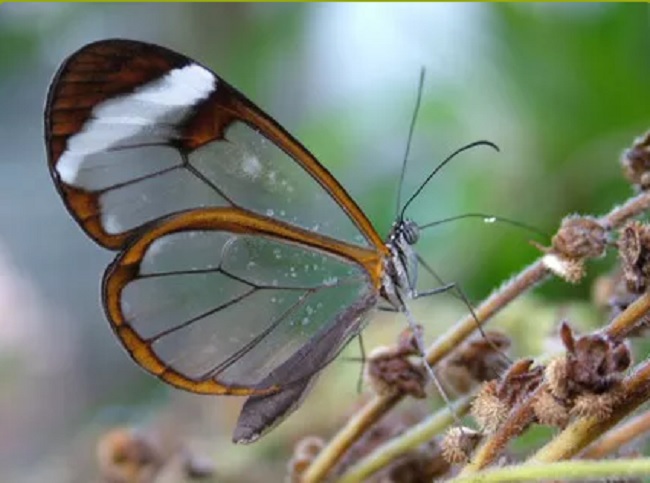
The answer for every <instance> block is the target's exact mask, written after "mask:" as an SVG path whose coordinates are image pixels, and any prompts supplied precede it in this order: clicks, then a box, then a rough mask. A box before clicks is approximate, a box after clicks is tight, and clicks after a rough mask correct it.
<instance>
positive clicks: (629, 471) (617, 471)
mask: <svg viewBox="0 0 650 483" xmlns="http://www.w3.org/2000/svg"><path fill="white" fill-rule="evenodd" d="M648 474H650V458H643V459H641V458H637V459H624V460H607V461H581V460H576V461H562V462H559V463H547V464H543V465H541V464H524V465H514V466H507V467H505V468H495V469H490V470H487V471H482V472H480V473H476V474H473V475H471V476H461V477H458V478H454V479H453V480H450V481H451V482H453V483H470V482H471V483H493V482H494V483H501V482H504V481H509V482H516V481H524V482H529V481H540V480H543V481H547V480H557V479H561V481H567V480H584V479H604V478H607V477H629V476H647V475H648Z"/></svg>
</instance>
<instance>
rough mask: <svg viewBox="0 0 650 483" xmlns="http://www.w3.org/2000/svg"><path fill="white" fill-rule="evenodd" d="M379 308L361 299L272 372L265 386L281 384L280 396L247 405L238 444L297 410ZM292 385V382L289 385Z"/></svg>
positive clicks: (236, 435) (254, 398)
mask: <svg viewBox="0 0 650 483" xmlns="http://www.w3.org/2000/svg"><path fill="white" fill-rule="evenodd" d="M375 304H376V298H375V297H374V296H373V295H370V294H368V295H366V296H364V297H361V298H360V299H358V300H357V301H355V302H354V304H352V305H350V306H348V307H347V308H346V309H345V310H344V311H342V312H339V314H338V315H337V316H336V318H335V319H334V320H333V321H331V322H330V323H328V324H326V325H325V326H324V327H323V328H322V329H321V330H320V331H319V333H318V335H317V336H315V337H312V338H311V339H310V340H309V342H308V343H307V344H305V345H304V346H303V347H301V348H300V350H298V351H296V352H295V353H294V354H293V355H292V356H291V357H290V358H289V359H287V360H286V361H285V362H284V363H282V365H280V366H279V367H277V368H276V369H275V370H274V371H273V372H271V373H270V374H269V375H268V376H267V377H266V378H265V379H264V382H263V385H268V384H271V383H277V384H279V385H280V386H281V388H282V389H281V390H280V391H278V392H276V393H271V394H263V395H253V396H250V397H249V398H248V400H247V401H246V403H245V404H244V406H243V408H242V410H241V413H240V415H239V420H238V421H237V428H236V429H235V432H234V434H233V441H234V442H236V443H252V442H254V441H256V440H257V439H258V438H260V437H261V436H262V435H263V434H264V433H266V432H267V431H270V430H271V429H273V427H275V426H276V425H278V424H279V423H280V422H282V420H283V419H284V418H286V417H287V416H288V415H289V414H290V413H291V412H293V411H294V410H295V409H297V408H298V407H299V406H300V404H301V403H302V401H303V399H304V398H305V396H306V395H307V393H308V392H309V389H310V388H311V386H312V385H313V383H314V382H315V381H316V378H317V377H318V375H319V373H320V370H321V369H322V368H323V366H324V365H325V364H327V363H328V362H329V361H331V360H332V359H333V358H334V357H336V355H338V353H339V352H340V350H341V348H342V347H343V346H344V345H345V343H346V342H347V341H349V340H350V338H352V337H353V336H354V335H356V334H358V333H359V331H360V330H361V325H362V323H363V321H364V316H365V315H366V313H367V312H368V309H369V308H370V307H373V306H374V305H375ZM287 381H290V382H287Z"/></svg>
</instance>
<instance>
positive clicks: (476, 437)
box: [442, 427, 481, 464]
mask: <svg viewBox="0 0 650 483" xmlns="http://www.w3.org/2000/svg"><path fill="white" fill-rule="evenodd" d="M480 440H481V433H479V432H477V431H475V430H473V429H471V428H467V427H462V428H461V427H453V428H450V429H449V430H448V431H447V433H446V434H445V437H444V438H443V440H442V454H443V456H444V457H445V459H446V460H447V461H448V462H449V463H451V464H456V463H467V462H468V461H469V458H470V455H471V454H472V451H474V448H476V445H477V444H478V442H479V441H480Z"/></svg>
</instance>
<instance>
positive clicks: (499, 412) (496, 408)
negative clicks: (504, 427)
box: [471, 380, 510, 433]
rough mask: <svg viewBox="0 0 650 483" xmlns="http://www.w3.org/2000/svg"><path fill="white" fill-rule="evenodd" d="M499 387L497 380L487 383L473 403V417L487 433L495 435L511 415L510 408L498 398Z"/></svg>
mask: <svg viewBox="0 0 650 483" xmlns="http://www.w3.org/2000/svg"><path fill="white" fill-rule="evenodd" d="M497 386H498V382H497V381H496V380H495V381H490V382H486V383H485V384H483V386H481V389H480V390H479V392H478V394H477V395H476V398H474V401H473V402H472V408H471V414H472V417H473V418H474V421H476V424H477V425H478V427H479V428H481V431H483V432H485V433H494V432H495V431H496V430H497V429H498V428H499V426H501V423H503V421H505V420H506V419H507V418H508V414H510V406H509V405H508V404H507V403H506V402H504V401H502V400H501V399H499V397H498V396H497Z"/></svg>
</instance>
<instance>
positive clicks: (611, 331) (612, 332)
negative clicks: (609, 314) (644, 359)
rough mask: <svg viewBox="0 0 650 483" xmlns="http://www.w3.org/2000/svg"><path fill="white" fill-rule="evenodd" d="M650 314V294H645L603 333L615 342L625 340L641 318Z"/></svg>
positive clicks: (619, 315)
mask: <svg viewBox="0 0 650 483" xmlns="http://www.w3.org/2000/svg"><path fill="white" fill-rule="evenodd" d="M649 312H650V292H645V293H644V294H643V295H641V296H640V297H639V298H638V299H636V300H635V301H634V302H632V303H631V304H630V305H629V306H628V307H627V308H626V309H625V310H624V311H623V312H621V313H620V314H618V316H617V317H616V318H614V320H612V321H611V322H610V323H609V324H608V325H607V327H605V328H604V329H603V332H604V333H605V334H607V335H608V336H609V337H611V338H612V339H614V340H623V339H624V338H625V337H626V336H627V334H628V333H629V332H630V331H631V330H632V329H634V328H635V327H636V326H637V324H638V323H639V321H640V320H641V318H642V317H643V316H645V315H647V314H648V313H649Z"/></svg>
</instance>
